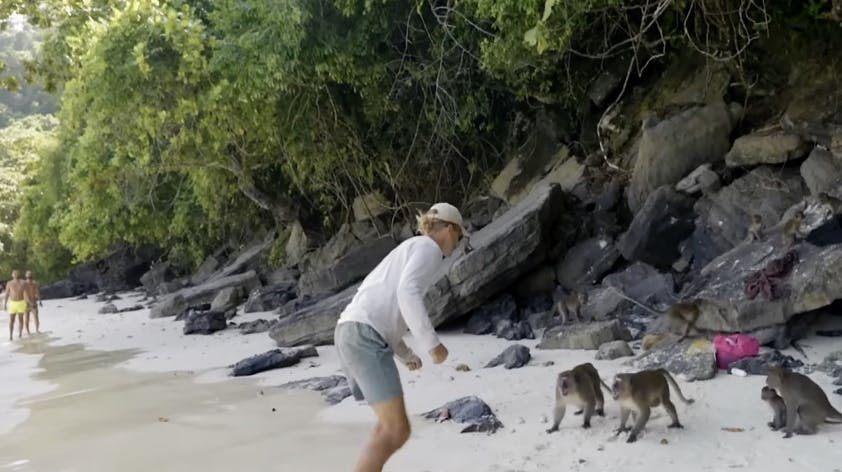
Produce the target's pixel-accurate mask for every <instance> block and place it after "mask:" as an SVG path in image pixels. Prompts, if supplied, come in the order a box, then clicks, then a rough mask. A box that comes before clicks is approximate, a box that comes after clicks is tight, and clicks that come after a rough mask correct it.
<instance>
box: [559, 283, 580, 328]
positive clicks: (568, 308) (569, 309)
mask: <svg viewBox="0 0 842 472" xmlns="http://www.w3.org/2000/svg"><path fill="white" fill-rule="evenodd" d="M554 295H555V296H554V298H555V302H556V311H557V312H558V314H559V315H561V322H562V324H567V323H568V321H569V320H570V319H571V318H574V317H575V319H576V321H582V306H584V305H585V302H587V300H588V295H587V293H585V292H572V293H567V294H565V293H564V292H563V291H562V290H561V287H559V288H557V289H556V291H555V294H554Z"/></svg>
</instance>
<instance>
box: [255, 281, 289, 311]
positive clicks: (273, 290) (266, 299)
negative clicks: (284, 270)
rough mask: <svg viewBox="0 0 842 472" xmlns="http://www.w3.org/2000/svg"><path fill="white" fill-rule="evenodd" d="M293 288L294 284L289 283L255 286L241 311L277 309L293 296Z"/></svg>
mask: <svg viewBox="0 0 842 472" xmlns="http://www.w3.org/2000/svg"><path fill="white" fill-rule="evenodd" d="M295 290H296V288H295V285H289V284H287V285H275V286H270V287H260V288H256V289H254V290H252V291H251V293H250V294H249V297H248V300H246V304H245V307H243V311H244V312H245V313H253V312H257V311H271V310H275V309H278V308H280V307H282V306H284V304H286V303H287V302H289V301H290V300H293V299H294V298H295Z"/></svg>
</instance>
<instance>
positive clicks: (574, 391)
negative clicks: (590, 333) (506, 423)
mask: <svg viewBox="0 0 842 472" xmlns="http://www.w3.org/2000/svg"><path fill="white" fill-rule="evenodd" d="M600 386H602V387H604V388H605V390H606V391H607V392H611V388H609V387H608V384H606V383H605V382H603V381H602V379H601V378H600V377H599V372H598V371H597V370H596V367H594V366H593V364H591V363H590V362H586V363H584V364H579V365H577V366H576V367H574V368H573V369H572V370H565V371H564V372H562V373H560V374H558V378H557V379H556V386H555V407H554V408H553V424H552V427H550V429H548V430H547V433H554V432H556V431H558V425H559V424H561V420H563V419H564V413H565V411H566V409H567V405H568V404H570V405H573V406H576V407H578V408H579V411H577V412H576V413H575V414H576V415H579V414H581V413H583V412H584V414H585V416H584V422H583V424H582V427H583V428H590V427H591V417H592V416H593V414H594V413H596V414H597V415H599V416H605V397H603V395H602V390H600Z"/></svg>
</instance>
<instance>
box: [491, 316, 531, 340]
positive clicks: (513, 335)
mask: <svg viewBox="0 0 842 472" xmlns="http://www.w3.org/2000/svg"><path fill="white" fill-rule="evenodd" d="M494 335H495V336H497V337H498V338H503V339H506V340H509V341H519V340H521V339H535V333H533V332H532V327H531V326H530V324H529V322H528V321H524V320H520V321H511V320H500V321H499V322H498V323H497V325H496V326H495V327H494Z"/></svg>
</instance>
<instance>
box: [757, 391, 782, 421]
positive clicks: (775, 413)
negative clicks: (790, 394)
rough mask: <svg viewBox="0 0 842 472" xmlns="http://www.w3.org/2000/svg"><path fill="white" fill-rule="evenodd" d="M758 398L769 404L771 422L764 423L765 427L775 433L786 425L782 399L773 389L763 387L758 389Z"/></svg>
mask: <svg viewBox="0 0 842 472" xmlns="http://www.w3.org/2000/svg"><path fill="white" fill-rule="evenodd" d="M760 398H761V399H763V401H765V402H766V403H768V404H769V407H770V408H771V409H772V421H770V422H768V423H766V426H768V427H770V428H772V431H777V430H779V429H781V428H783V427H784V426H785V425H786V405H784V399H783V398H781V397H780V395H778V392H776V391H775V389H773V388H771V387H768V386H764V387H763V388H762V389H760Z"/></svg>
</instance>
